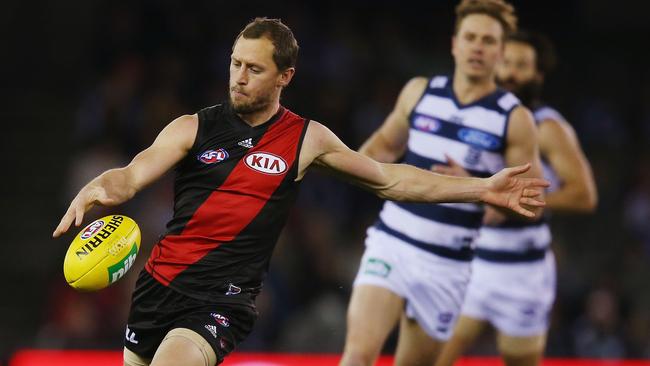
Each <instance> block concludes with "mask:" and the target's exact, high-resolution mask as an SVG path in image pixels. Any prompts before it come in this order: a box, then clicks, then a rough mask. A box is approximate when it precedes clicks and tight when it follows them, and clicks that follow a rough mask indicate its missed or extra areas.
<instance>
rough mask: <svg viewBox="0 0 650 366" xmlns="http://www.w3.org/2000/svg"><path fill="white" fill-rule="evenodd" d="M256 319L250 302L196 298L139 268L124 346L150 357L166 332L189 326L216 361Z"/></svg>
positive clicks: (248, 332)
mask: <svg viewBox="0 0 650 366" xmlns="http://www.w3.org/2000/svg"><path fill="white" fill-rule="evenodd" d="M256 319H257V312H256V311H255V308H254V307H252V305H248V304H229V303H226V304H224V303H218V302H206V301H202V300H197V299H194V298H191V297H188V296H185V295H183V294H181V293H179V292H177V291H174V290H172V289H170V288H168V287H166V286H164V285H162V284H161V283H160V282H158V281H156V280H155V279H154V278H153V277H152V276H151V275H150V274H149V273H148V272H147V271H146V270H142V272H141V273H140V275H139V277H138V281H137V282H136V285H135V290H134V292H133V297H132V300H131V310H130V312H129V320H128V323H127V329H126V337H125V340H124V346H125V347H126V348H128V349H129V350H131V351H133V352H135V353H136V354H137V355H139V356H141V357H144V358H149V359H151V358H153V355H154V354H155V353H156V349H158V346H159V345H160V343H161V342H162V340H163V338H164V337H165V335H166V334H167V332H169V331H170V330H172V329H174V328H188V329H191V330H193V331H195V332H197V333H198V334H200V335H201V336H202V337H203V338H205V340H206V341H208V343H210V345H211V346H212V349H214V352H215V353H216V354H217V364H219V363H221V362H222V361H223V358H224V357H225V356H226V355H228V354H229V353H230V352H232V350H233V349H234V348H235V346H237V344H239V342H241V341H242V340H244V338H246V337H247V336H248V334H250V332H251V330H252V329H253V323H255V320H256Z"/></svg>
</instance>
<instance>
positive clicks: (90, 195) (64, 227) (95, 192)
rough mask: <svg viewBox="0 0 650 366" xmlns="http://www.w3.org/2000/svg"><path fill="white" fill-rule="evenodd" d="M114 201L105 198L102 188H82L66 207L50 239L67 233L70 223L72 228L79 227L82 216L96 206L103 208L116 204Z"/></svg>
mask: <svg viewBox="0 0 650 366" xmlns="http://www.w3.org/2000/svg"><path fill="white" fill-rule="evenodd" d="M114 201H115V200H114V199H110V198H109V197H108V196H107V194H106V190H104V189H102V188H99V187H93V186H90V185H88V186H86V187H84V188H82V189H81V191H79V193H78V194H77V196H76V197H75V198H74V199H73V200H72V202H71V203H70V207H68V210H67V211H66V213H65V215H63V217H62V218H61V221H60V222H59V225H58V226H57V227H56V229H55V230H54V232H53V233H52V237H53V238H57V237H59V236H61V235H62V234H64V233H65V232H66V231H68V229H69V228H70V225H71V224H72V222H74V226H77V227H78V226H79V225H81V223H82V222H83V218H84V214H85V213H86V212H88V210H90V209H91V208H92V207H93V206H95V205H96V204H99V205H103V206H112V205H114V204H116V202H114Z"/></svg>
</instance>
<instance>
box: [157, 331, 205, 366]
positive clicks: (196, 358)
mask: <svg viewBox="0 0 650 366" xmlns="http://www.w3.org/2000/svg"><path fill="white" fill-rule="evenodd" d="M179 364H183V365H188V366H214V365H216V364H217V356H216V354H215V352H214V350H213V349H212V347H211V346H210V344H209V343H208V342H207V341H206V340H205V338H203V337H202V336H201V335H199V334H198V333H196V332H194V331H193V330H191V329H186V328H175V329H172V330H171V331H169V333H167V335H166V336H165V338H164V339H163V341H162V342H161V343H160V346H159V347H158V350H157V351H156V354H155V355H154V358H153V360H152V362H151V366H172V365H179Z"/></svg>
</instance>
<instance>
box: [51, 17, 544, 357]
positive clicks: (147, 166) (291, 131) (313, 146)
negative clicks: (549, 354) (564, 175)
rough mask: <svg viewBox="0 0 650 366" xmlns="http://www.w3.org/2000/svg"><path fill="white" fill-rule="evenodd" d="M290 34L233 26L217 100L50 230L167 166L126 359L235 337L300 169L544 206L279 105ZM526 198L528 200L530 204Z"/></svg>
mask: <svg viewBox="0 0 650 366" xmlns="http://www.w3.org/2000/svg"><path fill="white" fill-rule="evenodd" d="M297 57H298V43H297V41H296V40H295V38H294V36H293V33H292V31H291V30H290V29H289V28H288V27H287V26H286V25H284V24H283V23H282V22H280V21H279V20H278V19H267V18H257V19H255V20H254V21H252V22H250V23H249V24H247V25H246V27H245V28H244V29H243V30H242V31H241V33H239V35H238V36H237V37H236V39H235V42H234V44H233V46H232V54H231V57H230V69H229V71H230V83H229V88H228V90H229V92H230V93H229V96H230V98H229V99H228V102H226V103H223V104H218V105H215V106H212V107H208V108H204V109H202V110H200V111H199V112H198V113H197V114H193V115H184V116H181V117H178V118H176V119H175V120H173V121H172V122H171V123H169V124H168V125H167V126H166V127H165V128H164V129H163V130H162V131H161V132H160V134H159V135H158V137H157V138H156V139H155V141H154V142H153V144H152V145H151V146H149V147H148V148H146V149H145V150H143V151H142V152H140V153H139V154H137V155H136V156H135V158H133V160H132V161H131V163H129V164H128V165H127V166H125V167H123V168H118V169H110V170H108V171H106V172H104V173H102V174H101V175H99V176H98V177H96V178H95V179H93V180H92V181H90V182H89V183H88V184H87V185H85V186H84V187H83V188H82V189H81V190H80V191H79V193H78V194H77V196H76V197H75V198H74V199H73V200H72V202H71V204H70V206H69V208H68V210H67V212H66V213H65V215H64V216H63V218H62V219H61V221H60V223H59V225H58V226H57V228H56V230H55V231H54V233H53V236H54V237H58V236H60V235H61V234H63V233H65V232H66V231H67V230H68V229H69V227H70V226H71V225H72V224H73V223H74V224H75V225H76V226H79V225H80V224H81V223H82V221H83V218H84V215H85V213H86V212H87V211H88V210H89V209H91V208H92V207H93V206H95V205H103V206H113V205H118V204H122V203H124V202H126V201H128V200H130V199H131V198H133V196H134V195H135V194H136V193H137V192H139V191H141V190H142V189H143V188H144V187H146V186H148V185H149V184H151V183H153V182H154V181H156V180H158V179H159V178H160V177H161V176H162V175H163V174H164V173H165V172H167V171H168V170H170V169H171V168H172V167H176V171H175V173H176V175H175V187H174V188H175V197H174V216H173V218H172V219H171V220H170V221H169V222H168V225H167V232H166V233H165V235H163V236H162V237H161V238H160V241H159V242H158V243H157V244H156V246H155V247H154V248H153V250H152V252H151V255H150V257H149V260H148V262H147V264H146V266H145V268H144V269H143V270H142V271H141V273H140V276H139V278H138V281H137V283H136V288H135V290H134V292H133V298H132V302H131V311H130V314H129V319H128V325H127V327H126V337H125V343H124V344H125V348H124V364H125V365H127V366H143V365H149V364H152V365H154V366H166V365H181V364H182V365H188V366H193V365H195V366H211V365H214V364H219V363H221V362H222V361H223V359H224V357H225V356H226V355H228V354H229V353H230V352H232V350H233V349H234V348H235V347H236V346H237V345H238V344H239V342H241V341H242V340H243V339H245V338H246V337H247V336H248V334H249V333H250V332H251V330H252V328H253V324H254V322H255V320H256V318H257V311H256V307H255V299H256V297H257V295H258V294H259V292H260V291H261V288H262V282H263V280H264V277H265V275H266V272H267V269H268V266H269V261H270V257H271V254H272V252H273V248H274V247H275V245H276V242H277V240H278V236H279V235H280V232H281V230H282V228H283V226H284V224H285V222H286V220H287V218H288V215H289V209H290V208H291V207H292V205H293V203H294V201H295V198H296V194H297V191H298V187H299V185H300V182H301V180H302V178H303V177H304V175H305V174H306V172H307V169H308V168H309V167H312V166H317V167H318V168H321V169H324V170H326V171H330V172H331V173H334V174H335V175H338V176H342V177H344V178H346V180H348V181H349V182H351V183H355V184H356V185H358V186H361V187H363V188H366V189H368V190H369V191H371V192H374V193H375V194H377V195H378V196H380V197H382V198H385V199H395V200H399V201H405V202H428V203H432V202H486V203H487V202H492V203H494V204H497V205H502V206H504V207H509V208H511V209H513V210H516V212H518V213H520V214H524V215H528V216H534V213H533V212H532V211H530V210H527V209H526V208H524V207H522V205H521V204H529V205H533V206H540V205H543V202H540V201H539V200H538V199H536V197H538V196H539V195H541V194H542V190H541V187H543V186H547V184H546V182H545V181H543V180H541V179H526V178H519V177H515V175H518V174H521V173H523V172H525V171H527V170H528V169H529V168H530V165H528V166H521V167H517V168H513V169H505V170H503V171H502V172H500V173H499V174H496V175H494V176H493V177H490V178H488V179H476V178H471V179H468V178H458V177H450V176H444V175H439V174H434V173H431V172H428V171H426V170H422V169H416V168H414V167H412V166H409V165H404V164H401V165H400V164H381V163H377V162H376V161H374V160H372V159H370V158H368V157H367V156H364V155H362V154H359V153H357V152H355V151H353V150H350V149H349V148H348V147H347V146H345V145H344V144H343V143H342V142H341V141H340V140H339V139H338V138H337V137H336V135H334V134H333V133H332V132H331V131H330V130H329V129H327V128H326V127H325V126H323V125H322V124H320V123H318V122H316V121H310V120H309V119H305V118H302V117H300V116H298V115H296V114H294V113H292V112H291V111H289V110H288V109H286V108H284V107H283V106H282V105H280V95H281V93H282V91H283V90H284V88H285V87H286V86H288V85H289V83H290V82H291V80H292V78H293V75H294V73H295V63H296V60H297ZM533 206H527V207H531V208H533Z"/></svg>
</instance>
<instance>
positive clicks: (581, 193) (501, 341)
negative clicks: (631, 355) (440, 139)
mask: <svg viewBox="0 0 650 366" xmlns="http://www.w3.org/2000/svg"><path fill="white" fill-rule="evenodd" d="M555 59H556V57H555V52H554V48H553V45H552V44H551V42H550V40H549V39H548V38H547V37H545V36H544V35H542V34H539V33H532V32H518V33H515V34H513V35H512V36H510V37H509V38H508V41H507V42H506V45H505V55H504V59H503V62H502V63H501V64H500V65H499V67H498V68H497V81H498V83H499V84H500V85H501V86H503V87H504V88H506V89H508V90H510V91H511V92H513V93H515V95H517V97H519V99H520V100H521V101H522V102H523V103H524V104H525V105H526V106H528V107H529V108H531V110H532V111H533V114H534V117H535V122H536V123H537V126H538V130H539V134H538V138H539V148H540V153H541V155H542V161H543V167H544V176H545V177H546V179H548V180H550V181H551V182H552V185H551V187H550V188H549V191H548V193H547V196H546V201H547V208H548V209H550V210H553V211H556V212H558V211H565V212H575V213H587V212H592V211H593V210H595V208H596V201H597V192H596V185H595V183H594V178H593V175H592V172H591V167H590V165H589V162H588V161H587V159H586V158H585V155H584V153H583V152H582V149H581V148H580V144H579V142H578V139H577V138H576V135H575V132H574V130H573V128H572V127H571V125H569V123H567V122H566V120H565V119H564V118H563V117H562V115H560V113H558V112H557V111H556V110H555V109H553V108H551V107H550V106H548V105H546V104H545V103H544V102H543V101H542V99H541V92H542V86H543V84H544V79H545V77H546V76H547V75H549V73H550V72H551V71H552V70H553V68H554V66H555ZM434 170H435V171H437V172H440V173H446V174H455V175H463V174H466V172H465V171H464V169H463V168H462V167H461V166H460V165H459V164H458V163H455V162H452V164H451V166H449V167H447V166H436V168H435V169H434ZM484 224H485V225H484V226H483V227H481V230H480V233H479V237H478V239H477V240H476V242H475V244H476V258H475V259H474V261H473V262H472V277H471V281H470V284H469V287H468V290H467V294H466V295H465V302H464V304H463V309H462V312H461V317H460V320H459V321H458V323H457V324H456V328H455V329H454V334H453V335H452V338H451V340H450V341H449V342H448V343H447V345H446V346H445V347H444V350H443V352H442V354H441V356H440V358H439V360H438V362H437V363H436V366H450V365H452V364H453V363H454V362H455V360H456V359H457V358H458V357H459V356H460V355H461V353H462V352H463V351H464V350H465V349H466V348H467V347H468V346H470V345H471V344H472V343H473V341H474V340H475V338H476V337H477V336H478V335H479V334H480V333H481V331H482V330H483V329H484V328H485V327H486V326H487V325H488V324H491V325H492V326H494V327H495V328H496V330H497V346H498V349H499V352H500V353H501V355H502V356H503V359H504V361H505V363H506V364H507V365H509V366H519V365H521V366H524V365H525V366H532V365H538V364H539V363H540V360H541V357H542V355H543V352H544V348H545V344H546V335H547V331H548V326H549V316H550V311H551V307H552V305H553V302H554V300H555V259H554V256H553V253H552V251H551V250H550V245H551V232H550V230H549V227H548V224H547V223H546V220H544V219H542V220H540V221H539V222H536V223H523V222H515V221H512V220H507V219H506V218H505V217H504V216H503V215H502V214H500V213H499V212H498V211H496V210H494V209H493V208H491V207H489V206H488V207H487V208H486V213H485V218H484Z"/></svg>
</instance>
